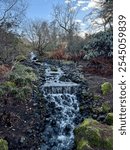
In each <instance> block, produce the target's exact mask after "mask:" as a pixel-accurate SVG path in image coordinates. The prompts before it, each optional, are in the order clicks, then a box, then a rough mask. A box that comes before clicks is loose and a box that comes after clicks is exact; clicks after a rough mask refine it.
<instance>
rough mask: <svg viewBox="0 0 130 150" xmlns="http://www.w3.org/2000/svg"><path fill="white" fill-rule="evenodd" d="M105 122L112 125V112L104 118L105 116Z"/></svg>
mask: <svg viewBox="0 0 130 150" xmlns="http://www.w3.org/2000/svg"><path fill="white" fill-rule="evenodd" d="M105 122H106V123H107V124H108V125H112V124H113V113H108V114H107V116H106V118H105Z"/></svg>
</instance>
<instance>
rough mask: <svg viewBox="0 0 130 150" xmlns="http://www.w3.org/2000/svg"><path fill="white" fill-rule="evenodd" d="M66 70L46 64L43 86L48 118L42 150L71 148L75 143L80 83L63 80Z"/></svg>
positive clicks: (69, 149)
mask: <svg viewBox="0 0 130 150" xmlns="http://www.w3.org/2000/svg"><path fill="white" fill-rule="evenodd" d="M62 75H64V72H63V71H62V70H61V69H60V68H57V71H52V70H51V67H50V66H49V65H47V64H46V71H45V80H46V82H45V84H44V85H43V86H42V90H43V94H44V97H45V98H46V107H47V109H48V111H47V113H48V118H47V123H46V127H45V130H44V133H43V139H44V141H45V142H44V143H43V145H42V147H41V150H71V149H72V147H73V144H74V134H73V130H74V127H75V120H76V116H77V115H78V114H79V105H78V100H77V97H76V92H77V91H78V87H79V85H78V84H76V83H73V82H63V81H62V82H61V81H60V80H59V79H60V77H62Z"/></svg>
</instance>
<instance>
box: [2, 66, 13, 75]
mask: <svg viewBox="0 0 130 150" xmlns="http://www.w3.org/2000/svg"><path fill="white" fill-rule="evenodd" d="M10 70H11V66H9V65H0V77H4V76H6V75H7V74H8V73H9V71H10Z"/></svg>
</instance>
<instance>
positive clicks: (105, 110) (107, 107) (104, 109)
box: [102, 102, 111, 113]
mask: <svg viewBox="0 0 130 150" xmlns="http://www.w3.org/2000/svg"><path fill="white" fill-rule="evenodd" d="M110 110H111V107H110V104H109V103H108V102H104V103H103V104H102V112H103V113H108V112H110Z"/></svg>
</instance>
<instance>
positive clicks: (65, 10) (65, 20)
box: [53, 2, 79, 50]
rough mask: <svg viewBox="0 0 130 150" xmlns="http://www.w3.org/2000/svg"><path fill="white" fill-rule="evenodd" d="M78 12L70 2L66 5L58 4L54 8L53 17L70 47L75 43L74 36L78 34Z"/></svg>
mask: <svg viewBox="0 0 130 150" xmlns="http://www.w3.org/2000/svg"><path fill="white" fill-rule="evenodd" d="M77 13H78V10H77V9H75V7H74V6H73V4H72V3H71V2H70V3H68V4H66V5H60V4H57V5H55V6H54V7H53V17H54V20H55V21H56V22H57V24H58V26H59V29H60V30H61V31H62V33H63V34H64V36H65V37H66V41H67V42H68V49H69V50H71V49H70V47H69V45H71V42H72V41H73V37H74V35H75V34H76V33H77V32H78V29H79V24H78V23H76V21H75V20H76V16H77Z"/></svg>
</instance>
